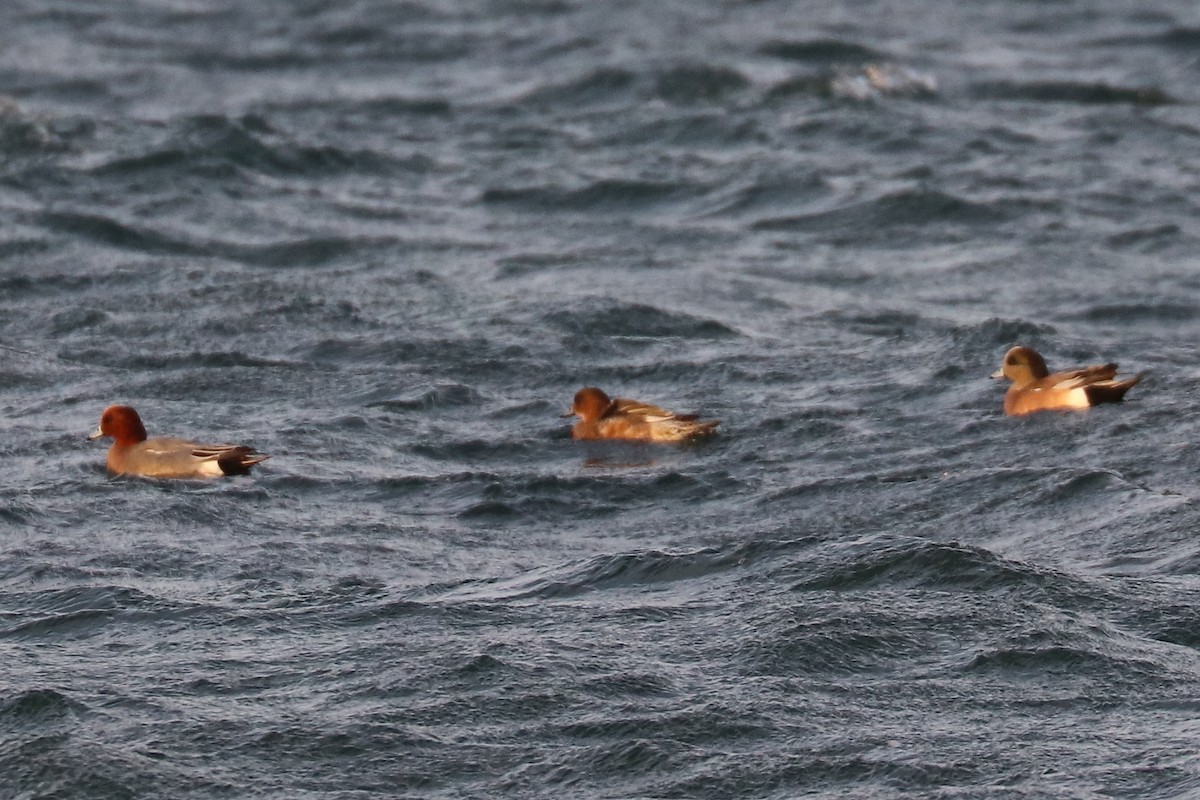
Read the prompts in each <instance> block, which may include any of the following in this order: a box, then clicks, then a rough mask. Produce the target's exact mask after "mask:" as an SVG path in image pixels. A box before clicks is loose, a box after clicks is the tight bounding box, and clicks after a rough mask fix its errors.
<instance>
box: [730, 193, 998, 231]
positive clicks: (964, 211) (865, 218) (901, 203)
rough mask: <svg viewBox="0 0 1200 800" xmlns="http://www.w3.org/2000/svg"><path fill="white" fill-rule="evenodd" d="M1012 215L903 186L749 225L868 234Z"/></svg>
mask: <svg viewBox="0 0 1200 800" xmlns="http://www.w3.org/2000/svg"><path fill="white" fill-rule="evenodd" d="M1012 217H1013V209H1012V206H1011V204H1009V203H1005V202H1000V203H981V202H973V201H970V200H966V199H963V198H961V197H958V196H956V195H953V194H950V193H948V192H940V191H936V190H931V189H907V190H903V191H899V192H893V193H891V194H887V195H884V196H882V197H879V198H876V199H874V200H867V201H865V202H861V203H853V204H851V205H848V206H843V207H841V208H836V209H833V210H831V211H822V212H817V213H812V214H801V215H797V216H788V217H774V218H768V219H762V220H759V221H757V222H755V223H754V224H753V225H752V226H751V227H752V228H753V229H754V230H761V231H798V232H812V233H821V232H837V231H847V230H848V231H857V232H862V233H864V234H870V233H872V232H876V231H879V230H886V229H888V228H894V227H897V226H902V227H920V226H946V225H948V224H955V223H957V224H960V225H968V226H979V225H988V224H995V223H999V222H1007V221H1009V220H1010V219H1012Z"/></svg>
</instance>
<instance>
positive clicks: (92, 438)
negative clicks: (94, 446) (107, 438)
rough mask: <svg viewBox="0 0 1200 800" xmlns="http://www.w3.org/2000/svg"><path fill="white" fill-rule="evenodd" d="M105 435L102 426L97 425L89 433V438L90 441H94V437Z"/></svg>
mask: <svg viewBox="0 0 1200 800" xmlns="http://www.w3.org/2000/svg"><path fill="white" fill-rule="evenodd" d="M103 435H104V431H102V430H100V426H99V425H97V426H96V430H94V431H92V432H91V433H89V434H88V437H87V440H88V441H89V442H90V441H93V440H94V439H99V438H100V437H101V436H103Z"/></svg>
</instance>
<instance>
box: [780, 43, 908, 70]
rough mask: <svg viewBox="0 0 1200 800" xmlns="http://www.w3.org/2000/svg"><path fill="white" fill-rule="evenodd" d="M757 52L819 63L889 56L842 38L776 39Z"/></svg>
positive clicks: (885, 57)
mask: <svg viewBox="0 0 1200 800" xmlns="http://www.w3.org/2000/svg"><path fill="white" fill-rule="evenodd" d="M757 52H758V53H759V54H760V55H764V56H771V57H772V58H780V59H784V60H787V61H804V62H816V63H820V64H836V63H841V62H852V63H862V62H870V61H886V60H889V58H890V57H889V55H888V54H887V53H884V52H882V51H880V50H876V49H875V48H872V47H868V46H866V45H862V44H859V43H857V42H852V41H847V40H843V39H776V40H774V41H770V42H767V43H765V44H763V45H760V46H759V47H758V50H757Z"/></svg>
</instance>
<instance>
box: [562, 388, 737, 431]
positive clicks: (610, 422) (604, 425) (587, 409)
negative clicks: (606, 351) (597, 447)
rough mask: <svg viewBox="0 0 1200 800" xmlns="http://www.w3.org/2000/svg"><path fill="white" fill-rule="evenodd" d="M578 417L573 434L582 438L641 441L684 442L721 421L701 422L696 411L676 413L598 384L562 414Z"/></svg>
mask: <svg viewBox="0 0 1200 800" xmlns="http://www.w3.org/2000/svg"><path fill="white" fill-rule="evenodd" d="M573 416H574V417H579V422H577V423H575V425H574V426H573V427H572V428H571V437H572V438H574V439H581V440H595V439H624V440H632V441H642V442H684V441H691V440H693V439H702V438H705V437H708V436H711V435H712V434H714V433H716V430H717V426H718V425H720V424H721V421H720V420H707V421H701V420H700V418H699V416H698V415H696V414H674V413H672V412H670V411H667V410H665V409H662V408H659V407H658V406H653V405H650V404H649V403H643V402H641V401H638V400H627V399H625V398H621V397H616V398H612V397H609V396H608V395H607V394H605V393H604V391H602V390H601V389H598V388H596V387H595V386H585V387H584V388H582V389H580V390H579V391H578V392H576V393H575V399H574V401H573V402H572V403H571V410H570V411H568V412H567V413H565V414H563V417H573Z"/></svg>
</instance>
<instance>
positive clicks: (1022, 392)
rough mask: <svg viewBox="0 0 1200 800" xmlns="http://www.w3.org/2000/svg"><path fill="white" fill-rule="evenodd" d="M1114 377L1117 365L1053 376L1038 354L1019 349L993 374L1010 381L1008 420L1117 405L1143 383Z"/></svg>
mask: <svg viewBox="0 0 1200 800" xmlns="http://www.w3.org/2000/svg"><path fill="white" fill-rule="evenodd" d="M1116 376H1117V365H1116V364H1096V365H1093V366H1089V367H1078V368H1076V369H1069V370H1064V371H1062V372H1056V373H1054V374H1053V375H1052V374H1050V370H1049V369H1047V368H1046V360H1045V359H1044V358H1042V356H1041V354H1040V353H1038V351H1036V350H1034V349H1033V348H1032V347H1024V346H1021V345H1018V346H1017V347H1013V348H1012V349H1010V350H1009V351H1008V352H1007V353H1005V354H1004V361H1003V362H1002V363H1001V365H1000V369H998V370H996V372H994V373H992V377H993V378H1008V379H1009V380H1010V381H1012V386H1010V387H1008V391H1007V392H1005V394H1004V413H1005V414H1008V415H1009V416H1021V415H1023V414H1032V413H1034V412H1036V411H1056V410H1068V409H1081V408H1090V407H1092V406H1094V405H1099V404H1100V403H1119V402H1121V400H1122V399H1124V397H1125V393H1126V392H1127V391H1129V389H1130V388H1132V387H1133V386H1134V385H1136V384H1137V382H1138V381H1140V380H1141V379H1142V373H1139V374H1137V375H1134V376H1133V377H1130V378H1124V379H1122V380H1117V377H1116Z"/></svg>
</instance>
